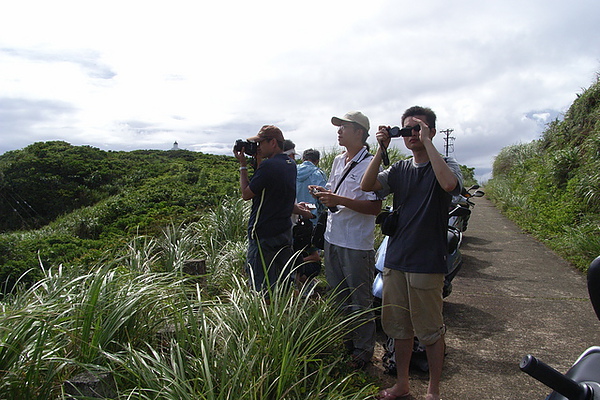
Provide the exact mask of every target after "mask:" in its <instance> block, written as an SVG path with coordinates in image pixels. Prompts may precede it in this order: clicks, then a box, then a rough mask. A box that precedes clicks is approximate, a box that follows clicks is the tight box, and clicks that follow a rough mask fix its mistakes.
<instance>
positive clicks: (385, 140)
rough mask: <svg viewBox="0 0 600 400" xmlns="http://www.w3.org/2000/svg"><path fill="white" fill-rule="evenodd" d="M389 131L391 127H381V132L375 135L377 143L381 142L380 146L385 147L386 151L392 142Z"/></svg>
mask: <svg viewBox="0 0 600 400" xmlns="http://www.w3.org/2000/svg"><path fill="white" fill-rule="evenodd" d="M389 130H390V127H389V126H385V125H379V130H378V131H377V133H376V134H375V137H376V138H377V142H379V144H380V145H382V146H384V147H385V148H386V149H387V148H388V146H389V145H390V141H391V140H392V138H391V137H390V133H389Z"/></svg>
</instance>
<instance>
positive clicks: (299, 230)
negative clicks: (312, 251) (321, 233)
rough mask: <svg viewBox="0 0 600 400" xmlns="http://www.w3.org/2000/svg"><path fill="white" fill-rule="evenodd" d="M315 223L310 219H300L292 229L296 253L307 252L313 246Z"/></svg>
mask: <svg viewBox="0 0 600 400" xmlns="http://www.w3.org/2000/svg"><path fill="white" fill-rule="evenodd" d="M312 232H313V223H312V222H311V220H310V219H304V218H300V219H299V220H298V222H296V225H294V227H293V229H292V234H293V236H294V251H300V250H305V249H306V248H308V247H310V245H311V237H312Z"/></svg>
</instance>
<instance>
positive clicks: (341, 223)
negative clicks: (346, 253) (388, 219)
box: [325, 147, 379, 250]
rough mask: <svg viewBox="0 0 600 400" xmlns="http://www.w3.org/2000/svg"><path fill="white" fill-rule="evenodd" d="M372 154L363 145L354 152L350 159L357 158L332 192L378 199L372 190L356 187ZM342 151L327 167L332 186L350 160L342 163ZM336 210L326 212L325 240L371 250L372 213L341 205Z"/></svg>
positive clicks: (363, 198)
mask: <svg viewBox="0 0 600 400" xmlns="http://www.w3.org/2000/svg"><path fill="white" fill-rule="evenodd" d="M372 157H373V156H372V155H371V154H369V152H368V151H367V148H366V147H363V149H362V150H361V151H359V152H358V154H356V156H355V157H354V158H353V159H352V161H357V162H359V163H358V164H357V165H356V166H354V168H352V170H351V171H350V173H349V174H348V176H346V178H345V179H344V181H343V182H342V184H341V186H340V187H339V188H338V189H337V191H336V192H335V193H336V194H339V195H340V196H343V197H348V198H351V199H356V200H379V198H378V197H377V195H376V194H375V193H374V192H364V191H362V190H361V188H360V181H361V179H362V177H363V175H364V173H365V171H366V170H367V167H368V166H369V162H370V161H371V158H372ZM345 160H346V153H342V154H340V155H339V156H337V157H336V158H335V159H334V161H333V165H332V167H331V174H330V176H329V184H330V185H331V190H332V191H333V190H335V188H336V187H337V184H338V182H339V181H340V180H341V179H342V177H343V176H344V173H345V172H346V170H347V169H348V168H350V166H351V165H352V162H349V163H346V161H345ZM337 207H338V209H339V211H338V212H336V213H331V212H329V216H328V218H327V230H326V231H325V240H327V241H328V242H329V243H331V244H334V245H336V246H341V247H345V248H349V249H354V250H373V247H374V241H375V233H374V232H375V216H374V215H368V214H362V213H359V212H356V211H354V210H351V209H349V208H347V207H344V206H340V205H339V206H337Z"/></svg>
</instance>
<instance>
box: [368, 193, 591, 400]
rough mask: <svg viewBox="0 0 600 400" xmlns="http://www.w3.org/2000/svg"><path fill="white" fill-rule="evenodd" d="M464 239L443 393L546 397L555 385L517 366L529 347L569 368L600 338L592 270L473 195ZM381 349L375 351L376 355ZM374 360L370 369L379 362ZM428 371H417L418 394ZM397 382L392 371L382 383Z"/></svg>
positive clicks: (447, 310)
mask: <svg viewBox="0 0 600 400" xmlns="http://www.w3.org/2000/svg"><path fill="white" fill-rule="evenodd" d="M474 201H475V202H476V203H477V205H476V206H475V208H474V210H473V214H472V216H471V220H470V222H469V227H468V229H467V231H466V232H465V237H464V241H463V245H462V252H463V257H464V265H463V267H462V270H461V271H460V272H459V274H458V276H457V277H456V278H455V280H454V290H453V292H452V294H451V295H450V296H449V297H448V298H447V299H446V301H445V305H444V315H445V320H446V325H447V327H448V333H447V336H446V344H447V346H448V349H447V356H446V361H445V364H444V374H443V381H442V397H443V399H444V400H458V399H461V400H470V399H473V400H476V399H503V400H506V399H544V398H545V397H546V396H547V395H548V393H549V392H550V390H549V389H548V388H546V387H545V386H543V385H542V384H540V383H538V382H537V381H535V380H534V379H533V378H530V377H529V376H528V375H526V374H525V373H523V372H521V371H520V370H519V362H520V360H521V359H522V357H523V356H525V355H526V354H532V355H534V356H536V357H537V358H538V359H539V360H541V361H544V362H545V363H547V364H549V365H550V366H552V367H554V368H556V369H557V370H559V371H561V372H563V373H564V372H566V371H567V370H568V369H569V368H570V366H571V365H572V363H573V362H574V361H575V360H576V359H577V357H578V356H579V354H580V353H581V352H583V351H584V350H585V349H587V348H588V347H590V346H594V345H600V322H599V321H598V319H597V318H596V315H595V313H594V311H593V308H592V305H591V303H590V302H589V299H588V293H587V285H586V277H585V275H584V274H583V273H581V272H579V271H578V270H576V269H575V268H574V267H573V266H571V265H570V264H569V263H567V262H566V261H564V260H563V259H561V258H560V257H559V256H557V255H556V254H555V253H554V252H552V251H551V250H549V249H548V248H547V247H545V246H544V245H543V244H542V243H540V242H538V241H537V240H536V239H534V238H532V237H531V236H529V235H527V234H525V233H523V232H522V231H521V230H520V229H519V228H518V227H517V226H516V225H515V224H513V223H512V222H510V221H509V220H508V219H506V218H505V217H504V216H502V215H501V214H500V212H499V211H498V210H497V209H496V208H495V207H494V206H493V204H492V203H491V202H490V201H489V200H488V199H487V198H485V197H484V198H477V199H474ZM376 356H377V354H376ZM379 367H380V364H379V363H377V362H376V363H375V365H374V366H373V367H371V368H375V369H377V368H379ZM427 378H428V377H427V374H424V373H419V372H413V373H412V374H411V385H412V396H413V397H412V398H414V399H421V398H423V397H424V394H425V393H426V385H427ZM389 384H393V379H392V378H391V377H389V376H387V375H385V377H384V378H383V382H382V383H381V385H382V387H386V385H389Z"/></svg>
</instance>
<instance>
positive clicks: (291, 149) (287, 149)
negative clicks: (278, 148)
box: [283, 139, 298, 161]
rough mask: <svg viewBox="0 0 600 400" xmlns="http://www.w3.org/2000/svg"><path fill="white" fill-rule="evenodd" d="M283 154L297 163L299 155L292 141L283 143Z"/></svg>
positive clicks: (287, 140) (286, 140)
mask: <svg viewBox="0 0 600 400" xmlns="http://www.w3.org/2000/svg"><path fill="white" fill-rule="evenodd" d="M283 153H284V154H285V155H287V156H288V157H290V158H291V159H292V160H294V161H296V156H297V155H298V153H296V144H295V143H294V142H292V141H291V140H290V139H285V140H284V141H283Z"/></svg>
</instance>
